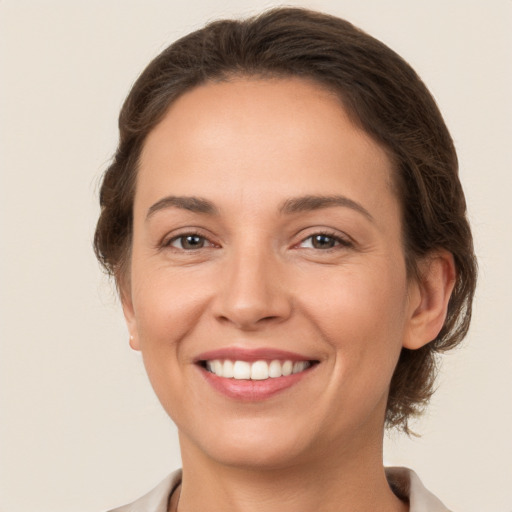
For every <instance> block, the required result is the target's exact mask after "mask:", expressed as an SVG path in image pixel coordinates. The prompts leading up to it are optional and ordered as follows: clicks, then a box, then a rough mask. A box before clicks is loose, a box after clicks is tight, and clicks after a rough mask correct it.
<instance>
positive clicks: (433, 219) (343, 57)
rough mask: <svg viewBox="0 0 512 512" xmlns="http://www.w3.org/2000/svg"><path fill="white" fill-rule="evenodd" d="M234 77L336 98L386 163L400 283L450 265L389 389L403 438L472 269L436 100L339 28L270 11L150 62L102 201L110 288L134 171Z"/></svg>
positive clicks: (458, 318) (203, 34)
mask: <svg viewBox="0 0 512 512" xmlns="http://www.w3.org/2000/svg"><path fill="white" fill-rule="evenodd" d="M234 75H239V76H259V77H281V76H282V77H286V76H295V77H303V78H305V79H309V80H314V81H316V82H317V83H319V84H321V85H323V86H326V87H328V88H329V89H330V90H332V91H335V92H336V93H337V94H338V96H339V97H340V99H341V101H342V103H343V106H344V107H345V109H346V111H347V112H348V114H349V115H350V116H351V118H352V120H353V121H354V122H355V123H357V124H358V125H359V126H361V127H362V128H363V129H364V130H365V131H366V132H367V133H368V134H369V135H371V136H372V137H373V138H374V139H375V140H376V141H377V142H378V143H380V144H381V145H382V146H383V147H384V148H385V149H386V150H387V151H388V153H389V154H390V156H391V158H392V159H393V161H394V164H395V169H396V176H395V185H396V187H397V190H398V197H399V199H400V201H401V205H402V212H403V231H404V245H405V248H404V251H405V256H406V261H407V266H408V271H409V273H410V274H414V273H415V272H416V262H417V261H419V259H420V258H421V257H422V256H425V255H427V254H428V253H429V252H431V251H433V250H435V249H440V248H442V249H445V250H447V251H449V252H451V253H452V254H453V257H454V261H455V266H456V283H455V288H454V290H453V293H452V296H451V299H450V302H449V306H448V315H447V318H446V321H445V323H444V326H443V328H442V330H441V332H440V333H439V335H438V336H437V337H436V339H435V340H433V341H432V342H430V343H429V344H427V345H426V346H424V347H423V348H421V349H419V350H407V349H403V350H402V353H401V355H400V359H399V361H398V365H397V367H396V369H395V372H394V375H393V378H392V381H391V387H390V392H389V398H388V405H387V414H386V423H387V426H398V427H402V428H403V429H404V430H405V431H406V432H407V431H408V423H407V422H408V419H409V418H410V417H411V416H413V415H417V414H419V413H420V412H421V411H422V409H423V408H424V406H425V405H426V404H427V402H428V400H429V399H430V397H431V395H432V393H433V386H434V379H435V375H436V361H437V358H436V354H437V353H440V352H444V351H446V350H448V349H450V348H452V347H454V346H455V345H457V344H458V343H459V342H460V341H461V340H462V338H463V337H464V336H465V334H466V333H467V330H468V328H469V322H470V318H471V304H472V299H473V294H474V290H475V286H476V262H475V257H474V252H473V242H472V237H471V231H470V228H469V224H468V222H467V219H466V204H465V199H464V194H463V191H462V188H461V184H460V182H459V178H458V163H457V156H456V153H455V149H454V146H453V142H452V139H451V137H450V134H449V132H448V130H447V128H446V126H445V123H444V121H443V118H442V116H441V114H440V112H439V110H438V108H437V106H436V103H435V101H434V99H433V98H432V96H431V95H430V93H429V91H428V90H427V88H426V87H425V85H424V84H423V82H422V81H421V80H420V78H419V77H418V76H417V74H416V73H415V72H414V70H413V69H412V68H411V67H410V66H409V65H408V64H407V63H406V62H405V61H404V60H403V59H402V58H401V57H400V56H398V55H397V54H396V53H395V52H393V51H392V50H391V49H389V48H388V47H387V46H386V45H384V44H383V43H381V42H380V41H378V40H376V39H374V38H373V37H371V36H369V35H368V34H366V33H364V32H363V31H361V30H359V29H358V28H356V27H354V26H353V25H351V24H350V23H348V22H347V21H344V20H342V19H339V18H336V17H333V16H329V15H326V14H321V13H318V12H313V11H308V10H304V9H297V8H278V9H273V10H270V11H267V12H265V13H263V14H261V15H259V16H256V17H253V18H250V19H247V20H242V21H236V20H222V21H216V22H213V23H210V24H208V25H207V26H206V27H204V28H203V29H201V30H198V31H196V32H193V33H191V34H189V35H187V36H185V37H183V38H182V39H180V40H178V41H177V42H175V43H173V44H172V45H171V46H169V47H168V48H167V49H165V50H164V51H163V52H162V53H161V54H160V55H158V56H157V57H156V58H155V59H154V60H153V61H152V62H151V63H150V64H149V65H148V66H147V68H146V69H145V70H144V71H143V73H142V74H141V75H140V77H139V78H138V80H137V81H136V83H135V84H134V86H133V88H132V90H131V92H130V94H129V95H128V97H127V99H126V101H125V103H124V105H123V108H122V110H121V113H120V116H119V131H120V140H119V146H118V148H117V151H116V153H115V156H114V159H113V161H112V163H111V165H110V166H109V167H108V169H107V170H106V172H105V174H104V177H103V182H102V186H101V191H100V205H101V214H100V218H99V220H98V224H97V228H96V233H95V238H94V247H95V251H96V255H97V257H98V259H99V261H100V262H101V263H102V265H103V266H104V268H105V269H106V270H107V272H109V273H110V274H112V275H114V276H115V277H116V280H117V282H119V279H120V277H122V276H123V275H124V274H126V271H127V264H128V262H129V258H130V251H131V236H132V206H133V200H134V194H135V185H136V173H137V163H138V159H139V156H140V153H141V149H142V146H143V144H144V141H145V138H146V136H147V135H148V133H149V132H150V131H151V130H152V129H153V128H154V127H155V126H156V124H158V122H159V121H160V120H161V119H162V117H163V116H164V114H165V112H166V110H167V108H168V107H169V105H170V104H171V103H172V102H173V101H174V100H175V99H176V98H177V97H178V96H179V95H181V94H182V93H183V92H185V91H187V90H189V89H191V88H193V87H194V86H197V85H199V84H202V83H205V82H207V81H218V80H227V79H229V78H230V77H233V76H234Z"/></svg>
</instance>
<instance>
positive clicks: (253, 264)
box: [213, 248, 292, 331]
mask: <svg viewBox="0 0 512 512" xmlns="http://www.w3.org/2000/svg"><path fill="white" fill-rule="evenodd" d="M283 270H284V269H283V263H282V262H280V261H278V258H277V256H276V255H274V254H272V251H270V250H269V251H265V250H258V249H255V248H251V249H248V250H245V251H242V250H240V251H238V252H237V253H236V254H233V255H232V257H231V258H227V260H226V261H225V262H224V267H223V272H222V275H219V278H220V281H221V284H220V286H219V289H218V292H217V294H216V298H215V301H214V306H213V308H214V315H215V318H216V319H217V320H218V321H220V322H223V323H226V324H231V325H233V326H234V327H236V328H238V329H240V330H244V331H253V330H258V329H261V328H262V327H263V326H265V325H268V324H275V323H281V322H283V321H285V320H286V319H287V318H289V316H290V314H291V312H292V297H291V289H290V287H288V286H287V285H286V278H285V272H283Z"/></svg>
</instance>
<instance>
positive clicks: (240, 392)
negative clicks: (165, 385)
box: [200, 365, 317, 402]
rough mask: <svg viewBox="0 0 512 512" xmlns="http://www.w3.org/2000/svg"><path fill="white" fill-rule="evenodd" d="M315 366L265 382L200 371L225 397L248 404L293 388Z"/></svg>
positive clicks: (202, 369) (204, 370)
mask: <svg viewBox="0 0 512 512" xmlns="http://www.w3.org/2000/svg"><path fill="white" fill-rule="evenodd" d="M315 366H317V365H314V366H310V367H309V368H307V369H306V370H304V371H302V372H299V373H294V374H292V375H287V376H286V377H276V378H269V379H265V380H238V379H225V378H223V377H219V376H218V375H215V374H214V373H212V372H209V371H208V370H206V369H204V368H202V367H200V370H201V373H202V374H203V376H204V378H205V379H206V381H207V382H208V383H209V384H210V385H211V386H213V388H214V389H216V390H217V391H219V392H220V393H222V394H223V395H225V396H227V397H229V398H234V399H237V400H242V401H246V402H256V401H260V400H265V399H267V398H270V397H272V396H274V395H276V394H278V393H280V392H282V391H285V390H286V389H289V388H291V387H292V386H294V385H295V384H297V383H298V382H300V381H301V380H302V379H303V378H304V377H306V376H307V375H308V374H309V373H310V372H311V370H312V369H313V368H314V367H315Z"/></svg>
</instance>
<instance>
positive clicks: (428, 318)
mask: <svg viewBox="0 0 512 512" xmlns="http://www.w3.org/2000/svg"><path fill="white" fill-rule="evenodd" d="M418 270H419V277H418V278H417V279H416V280H415V281H414V282H413V283H412V288H414V290H411V297H410V299H411V301H410V306H411V312H410V317H409V327H408V329H407V332H406V336H405V339H404V343H403V346H404V348H408V349H410V350H417V349H419V348H421V347H423V346H424V345H426V344H427V343H429V342H431V341H432V340H434V339H435V338H436V336H437V335H438V334H439V332H440V331H441V329H442V327H443V325H444V321H445V319H446V314H447V310H448V302H449V300H450V296H451V294H452V291H453V287H454V285H455V272H456V271H455V263H454V261H453V255H452V254H451V253H449V252H448V251H436V252H434V253H432V254H430V255H429V256H427V257H426V258H425V259H424V260H422V261H421V262H420V264H419V269H418Z"/></svg>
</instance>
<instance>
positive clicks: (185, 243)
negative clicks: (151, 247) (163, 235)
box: [169, 234, 206, 251]
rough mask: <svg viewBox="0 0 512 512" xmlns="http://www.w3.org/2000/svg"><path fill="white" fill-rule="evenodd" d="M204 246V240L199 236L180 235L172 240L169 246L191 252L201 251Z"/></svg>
mask: <svg viewBox="0 0 512 512" xmlns="http://www.w3.org/2000/svg"><path fill="white" fill-rule="evenodd" d="M205 244H206V239H205V238H204V237H202V236H199V235H193V234H191V235H182V236H178V237H176V238H173V239H172V240H171V241H170V243H169V246H171V247H175V248H176V249H183V250H185V251H193V250H194V249H202V248H203V247H204V246H205Z"/></svg>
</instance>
